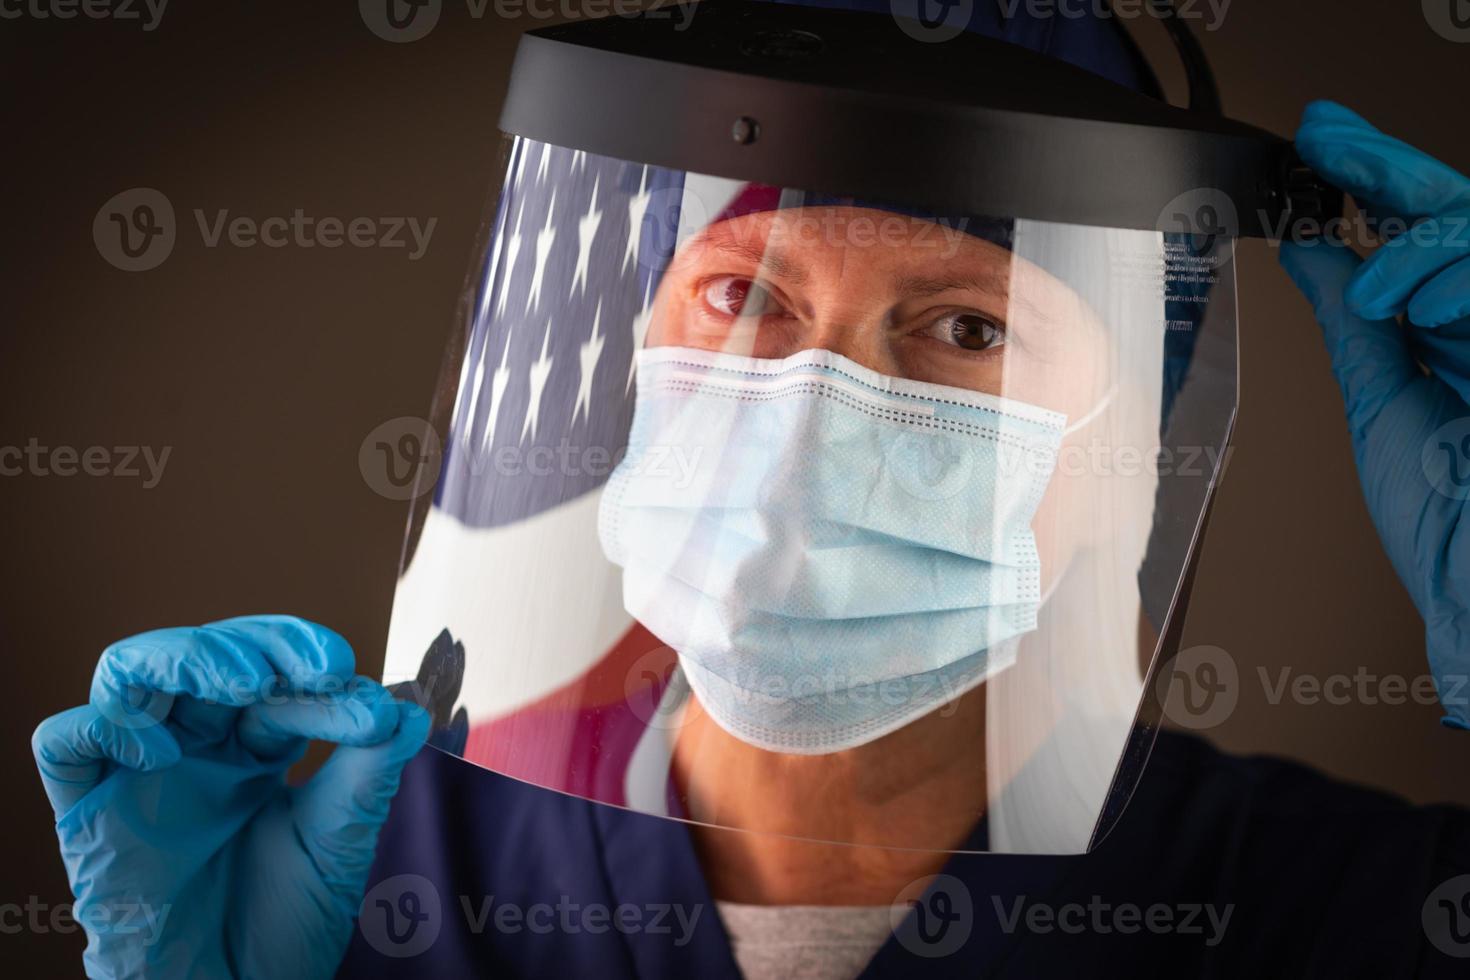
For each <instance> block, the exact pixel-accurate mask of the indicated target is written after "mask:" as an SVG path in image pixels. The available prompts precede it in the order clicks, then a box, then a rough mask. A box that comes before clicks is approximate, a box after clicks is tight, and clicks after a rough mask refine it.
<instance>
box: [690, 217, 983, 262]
mask: <svg viewBox="0 0 1470 980" xmlns="http://www.w3.org/2000/svg"><path fill="white" fill-rule="evenodd" d="M966 224H967V219H964V218H959V219H953V220H951V219H938V220H936V219H931V218H926V217H920V216H917V215H908V214H901V213H897V212H893V211H884V210H880V209H877V208H869V207H855V206H851V205H815V206H805V207H795V208H782V209H779V210H771V211H757V212H753V213H750V214H742V215H737V216H734V217H727V218H722V219H719V220H716V221H715V222H714V223H712V224H710V225H709V226H707V227H706V228H704V229H703V230H702V231H700V232H699V233H698V234H696V235H695V236H694V237H693V238H692V239H691V240H690V241H689V242H688V243H687V244H686V246H685V247H686V248H690V249H694V250H698V251H700V252H709V253H713V254H722V255H726V256H730V257H735V258H744V259H747V260H749V261H751V262H759V263H762V264H764V265H767V266H775V265H778V264H779V263H780V262H782V261H787V262H790V263H796V262H803V261H804V262H806V263H809V264H810V263H822V262H830V261H833V260H834V259H838V258H840V259H841V260H842V261H843V262H860V263H862V264H864V265H868V266H879V265H889V266H892V265H901V264H905V263H909V264H914V263H933V262H945V263H955V264H969V265H975V264H982V263H983V264H985V265H988V266H991V267H1002V268H1003V267H1005V266H1008V265H1009V264H1010V261H1011V254H1010V252H1009V251H1007V250H1006V249H1003V248H1001V247H1000V246H998V245H995V244H993V243H992V242H989V241H985V240H983V239H981V238H978V237H976V236H974V235H971V234H969V233H967V232H966V230H965V228H966ZM793 271H794V270H793Z"/></svg>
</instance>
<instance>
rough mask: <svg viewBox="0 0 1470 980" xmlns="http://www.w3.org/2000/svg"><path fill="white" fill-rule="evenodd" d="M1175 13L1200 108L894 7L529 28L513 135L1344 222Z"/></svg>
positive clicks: (1030, 204)
mask: <svg viewBox="0 0 1470 980" xmlns="http://www.w3.org/2000/svg"><path fill="white" fill-rule="evenodd" d="M1153 2H1155V3H1156V4H1157V3H1163V5H1164V7H1169V5H1168V4H1167V2H1166V0H1153ZM1169 9H1172V7H1169ZM1162 19H1163V21H1164V23H1165V25H1166V27H1167V28H1168V29H1169V31H1170V34H1171V37H1173V38H1174V41H1175V44H1176V46H1177V47H1178V48H1179V51H1180V54H1181V56H1182V57H1183V59H1184V62H1185V66H1186V73H1187V75H1188V76H1189V79H1190V84H1191V93H1190V103H1191V108H1189V109H1183V108H1178V107H1175V106H1171V105H1168V104H1167V103H1165V102H1163V101H1161V100H1159V99H1155V98H1151V97H1150V96H1148V95H1144V94H1142V93H1139V92H1135V91H1133V90H1131V89H1129V88H1126V87H1124V86H1122V85H1118V84H1115V83H1113V82H1110V81H1108V80H1107V79H1104V78H1101V77H1099V76H1097V75H1094V74H1093V73H1091V72H1089V71H1086V70H1084V69H1082V68H1078V67H1076V66H1074V65H1071V64H1067V63H1065V62H1062V61H1059V60H1057V59H1055V58H1051V57H1048V56H1046V55H1043V54H1039V53H1037V52H1035V51H1030V50H1027V49H1025V48H1021V47H1018V46H1016V45H1013V44H1008V43H1006V42H1004V41H998V40H995V39H994V38H990V37H986V36H984V35H981V34H974V33H962V34H960V35H959V36H956V37H953V38H950V39H948V40H946V41H944V42H943V43H942V44H936V43H931V42H929V41H926V40H924V39H923V38H924V37H925V34H924V31H923V29H922V27H921V26H920V25H918V22H902V20H901V19H899V20H900V23H899V24H895V18H894V17H892V16H889V15H887V14H875V13H865V12H855V11H846V10H833V9H827V8H820V7H806V6H796V5H785V4H773V3H764V2H756V0H709V2H705V3H702V4H699V5H698V7H697V9H696V12H695V13H694V14H693V15H692V16H685V17H683V18H675V17H672V16H668V15H667V13H665V14H664V15H663V16H659V15H658V11H657V10H655V11H648V12H644V13H642V14H640V15H638V16H634V17H607V18H602V19H600V20H593V21H585V22H581V23H577V24H570V25H560V26H557V27H550V28H543V29H540V30H537V31H533V32H530V33H528V34H526V35H525V36H523V38H522V40H521V43H520V48H519V49H518V51H517V54H516V61H515V65H514V68H513V70H512V76H511V84H510V89H509V92H508V95H507V99H506V103H505V108H504V111H503V113H502V116H501V128H502V129H504V130H505V131H506V132H509V133H513V134H516V135H519V136H524V137H528V138H531V139H535V140H539V141H542V142H547V143H552V144H555V145H558V146H567V147H572V148H575V149H579V150H584V151H587V152H591V153H598V154H601V155H603V156H609V157H614V158H617V159H622V160H630V161H636V162H640V163H648V164H652V165H655V166H660V167H665V168H669V169H673V170H682V171H687V172H691V173H700V174H709V175H712V176H718V177H727V178H731V179H736V180H746V181H754V182H759V183H765V184H771V185H775V186H785V187H803V188H811V189H822V190H823V191H827V192H831V193H834V194H842V195H848V196H852V197H855V198H861V199H870V200H882V201H902V202H905V203H906V204H909V205H912V206H914V207H918V208H923V209H926V210H929V211H932V212H935V213H947V214H989V215H1010V216H1013V217H1020V218H1029V219H1034V220H1042V221H1054V222H1063V223H1073V224H1087V225H1099V226H1104V227H1114V228H1135V229H1152V230H1158V231H1165V232H1175V233H1184V234H1203V235H1224V236H1227V237H1267V238H1281V237H1299V236H1304V235H1310V234H1313V233H1315V232H1316V231H1317V230H1318V229H1320V227H1321V226H1322V224H1323V223H1325V221H1326V219H1327V218H1330V217H1333V216H1335V215H1337V214H1340V213H1341V207H1342V198H1341V194H1339V193H1337V192H1335V191H1333V190H1332V189H1331V188H1329V187H1327V186H1326V185H1325V184H1323V183H1322V182H1321V181H1320V180H1318V179H1316V177H1315V176H1314V175H1313V174H1312V173H1311V172H1310V171H1309V170H1307V168H1305V167H1304V166H1302V164H1301V161H1300V160H1299V159H1298V158H1297V156H1296V154H1295V152H1294V151H1293V149H1292V147H1291V144H1290V143H1289V142H1288V141H1287V140H1284V139H1282V138H1280V137H1278V136H1275V135H1273V134H1271V133H1268V132H1266V131H1265V130H1261V129H1258V128H1256V127H1254V126H1249V125H1246V124H1244V123H1240V122H1236V121H1234V120H1230V119H1227V118H1225V117H1224V116H1221V115H1220V114H1219V97H1218V93H1217V91H1216V88H1215V84H1214V80H1213V77H1212V75H1211V73H1210V71H1209V67H1208V65H1207V64H1206V63H1205V61H1204V58H1203V54H1202V52H1201V51H1200V49H1199V45H1198V44H1197V42H1195V40H1194V38H1193V36H1192V35H1190V34H1189V32H1188V30H1187V28H1186V27H1185V25H1184V23H1183V22H1182V20H1181V19H1180V18H1179V17H1178V16H1177V15H1171V16H1166V17H1162ZM904 23H907V24H909V25H910V28H909V29H908V30H904V29H901V28H902V27H903V25H904Z"/></svg>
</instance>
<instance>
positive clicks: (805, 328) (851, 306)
mask: <svg viewBox="0 0 1470 980" xmlns="http://www.w3.org/2000/svg"><path fill="white" fill-rule="evenodd" d="M807 312H808V315H807V316H804V317H802V318H801V327H800V329H799V330H797V331H794V332H793V333H792V335H791V336H790V337H789V338H788V339H787V340H786V341H785V343H784V345H783V346H786V347H787V348H789V349H786V350H783V351H782V352H781V353H779V354H777V355H776V356H779V357H790V356H791V355H792V354H795V353H797V352H798V351H803V350H813V349H821V350H829V351H832V352H833V353H834V354H841V355H842V356H843V357H845V358H847V359H848V360H850V361H855V362H856V363H858V364H860V365H862V366H863V367H865V368H868V369H869V370H872V371H877V372H878V373H879V374H886V375H889V376H896V375H898V374H899V368H898V359H897V355H896V353H895V351H894V349H893V344H892V340H891V338H890V336H889V332H890V331H889V315H888V313H887V311H886V310H885V309H884V308H883V305H882V304H878V303H867V304H864V303H861V302H860V301H859V302H853V301H851V300H847V301H834V302H830V303H825V304H819V305H817V306H815V307H814V308H813V309H811V310H809V311H807Z"/></svg>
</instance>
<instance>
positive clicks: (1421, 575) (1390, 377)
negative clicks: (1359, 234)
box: [1281, 102, 1470, 728]
mask: <svg viewBox="0 0 1470 980" xmlns="http://www.w3.org/2000/svg"><path fill="white" fill-rule="evenodd" d="M1296 144H1297V149H1298V151H1299V152H1300V153H1301V155H1302V158H1303V159H1304V160H1305V161H1306V162H1307V163H1308V164H1309V165H1310V166H1311V167H1312V168H1313V169H1314V170H1316V171H1317V172H1318V173H1319V174H1321V175H1322V176H1323V177H1324V178H1326V179H1327V180H1328V181H1330V182H1332V183H1333V184H1336V185H1337V186H1338V187H1340V188H1342V189H1343V190H1344V191H1347V192H1348V193H1350V194H1351V195H1352V196H1353V198H1354V199H1355V200H1356V201H1357V203H1358V206H1359V208H1360V209H1363V210H1365V211H1366V212H1367V213H1368V214H1369V215H1370V216H1371V217H1372V218H1373V219H1375V220H1377V221H1379V222H1384V224H1382V225H1380V227H1381V228H1384V229H1385V230H1387V222H1388V221H1391V220H1395V219H1396V220H1398V221H1399V222H1402V224H1400V226H1399V227H1405V226H1406V225H1412V230H1410V231H1408V232H1407V233H1404V234H1400V235H1398V236H1397V237H1396V238H1393V239H1392V240H1389V241H1386V242H1384V243H1383V244H1381V245H1379V246H1378V248H1377V249H1376V250H1375V251H1374V253H1373V255H1372V256H1371V257H1370V258H1369V259H1368V260H1367V261H1363V260H1361V259H1359V258H1358V256H1357V255H1356V254H1355V253H1354V252H1353V251H1352V250H1351V249H1349V248H1348V247H1346V246H1345V245H1342V244H1339V243H1336V242H1331V241H1327V240H1325V239H1323V240H1319V241H1317V242H1314V243H1306V244H1296V245H1291V244H1288V245H1283V246H1282V249H1281V264H1282V265H1283V266H1284V267H1285V268H1286V271H1287V272H1288V273H1289V274H1290V275H1291V277H1292V279H1293V280H1294V281H1295V282H1296V284H1297V286H1298V287H1300V288H1301V290H1302V292H1303V293H1305V294H1306V296H1307V299H1309V300H1310V301H1311V303H1312V306H1313V307H1314V308H1315V310H1316V315H1317V321H1318V322H1319V323H1320V324H1321V325H1322V329H1323V333H1324V335H1325V337H1326V341H1327V348H1328V350H1329V351H1330V353H1331V355H1332V370H1333V373H1334V374H1336V375H1337V380H1338V383H1339V384H1340V385H1341V387H1342V393H1343V398H1344V400H1345V401H1346V406H1347V418H1348V427H1349V429H1350V431H1351V434H1352V443H1353V455H1354V458H1355V459H1356V460H1357V465H1358V475H1359V478H1360V480H1361V481H1362V485H1363V492H1364V495H1365V496H1366V498H1367V502H1368V510H1369V512H1370V513H1371V514H1372V517H1373V523H1374V524H1375V526H1376V527H1377V528H1378V535H1379V537H1380V538H1382V540H1383V545H1384V548H1385V549H1386V550H1387V552H1388V556H1389V559H1390V560H1391V561H1392V562H1393V566H1394V569H1395V571H1397V572H1398V576H1399V578H1400V580H1402V581H1403V583H1404V585H1405V586H1406V587H1407V588H1408V590H1409V595H1410V596H1411V597H1412V598H1413V600H1414V604H1415V605H1416V606H1417V607H1418V609H1419V612H1420V613H1421V614H1422V615H1423V617H1424V623H1425V633H1426V639H1427V645H1428V651H1429V666H1430V670H1431V671H1432V672H1433V674H1434V678H1435V681H1436V684H1437V685H1438V687H1439V695H1440V701H1441V704H1442V705H1443V706H1444V709H1445V711H1446V716H1445V718H1444V719H1443V720H1444V722H1445V724H1447V725H1452V726H1454V727H1457V728H1470V707H1467V699H1470V685H1467V684H1466V678H1467V676H1470V504H1467V502H1466V501H1467V498H1470V407H1467V402H1470V179H1467V178H1466V177H1465V176H1464V175H1462V174H1460V173H1457V172H1456V171H1454V170H1452V169H1451V168H1449V167H1447V166H1445V165H1444V164H1443V163H1440V162H1439V161H1437V160H1434V159H1433V158H1431V157H1429V156H1428V155H1426V154H1424V153H1422V152H1420V151H1419V150H1416V149H1414V148H1413V147H1411V146H1408V145H1407V144H1405V143H1403V142H1401V141H1399V140H1396V139H1394V138H1393V137H1391V136H1387V135H1385V134H1384V133H1381V132H1379V131H1378V130H1376V129H1374V128H1373V127H1372V126H1371V125H1369V124H1368V123H1367V122H1365V121H1364V120H1363V119H1362V118H1361V117H1360V116H1358V115H1357V114H1356V113H1353V112H1351V111H1350V110H1348V109H1345V108H1343V107H1342V106H1340V105H1336V104H1334V103H1331V102H1314V103H1312V104H1311V105H1309V106H1308V107H1307V110H1306V113H1305V115H1304V116H1303V119H1302V125H1301V129H1300V130H1298V132H1297V139H1296ZM1400 318H1403V322H1400ZM1421 364H1422V365H1423V369H1421V367H1420V365H1421ZM1460 532H1464V533H1460Z"/></svg>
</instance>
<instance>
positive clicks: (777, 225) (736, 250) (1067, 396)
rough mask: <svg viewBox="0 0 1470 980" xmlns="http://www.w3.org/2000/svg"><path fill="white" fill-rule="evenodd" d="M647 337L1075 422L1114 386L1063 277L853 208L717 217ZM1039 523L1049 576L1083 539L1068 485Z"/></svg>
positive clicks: (669, 283) (1100, 334)
mask: <svg viewBox="0 0 1470 980" xmlns="http://www.w3.org/2000/svg"><path fill="white" fill-rule="evenodd" d="M646 343H647V344H648V345H649V346H677V347H693V348H698V349H703V350H713V351H723V352H726V353H733V354H742V355H746V356H751V357H759V358H784V357H788V356H790V355H792V354H794V353H796V352H798V351H802V350H808V349H812V348H823V349H826V350H831V351H834V352H836V353H838V354H841V355H842V356H844V357H846V358H848V359H850V360H852V361H855V362H857V363H858V364H861V365H862V366H864V367H866V368H869V369H871V370H874V371H877V372H879V373H881V374H885V375H888V376H890V377H899V378H907V379H910V380H914V381H921V382H928V383H931V384H939V385H948V386H950V387H955V388H965V389H969V390H972V391H980V392H986V393H988V394H992V395H1000V396H1004V397H1007V398H1013V399H1017V400H1020V401H1024V402H1028V403H1031V404H1033V405H1040V406H1043V407H1045V408H1049V409H1052V410H1054V411H1058V412H1063V413H1065V414H1066V415H1067V416H1068V417H1069V418H1077V417H1079V416H1080V415H1082V414H1084V413H1086V412H1087V411H1089V410H1090V409H1092V408H1093V407H1094V406H1095V405H1096V404H1097V403H1098V401H1099V400H1100V399H1101V398H1102V397H1103V395H1104V391H1105V390H1106V386H1107V375H1108V364H1109V361H1108V358H1107V357H1106V353H1107V349H1106V344H1107V336H1106V333H1105V331H1104V330H1103V328H1102V325H1101V323H1100V322H1099V320H1098V318H1097V316H1096V314H1095V313H1094V312H1093V311H1092V310H1091V309H1090V308H1088V306H1087V305H1086V304H1085V303H1084V302H1083V301H1082V300H1081V299H1080V298H1079V297H1078V296H1077V294H1076V293H1074V292H1073V291H1072V290H1071V289H1070V288H1068V287H1067V286H1066V285H1064V284H1063V283H1061V282H1060V281H1058V280H1057V279H1055V278H1053V277H1052V276H1051V275H1049V274H1048V273H1046V272H1045V271H1043V270H1042V269H1040V268H1038V267H1037V266H1035V265H1033V264H1031V263H1030V262H1027V261H1025V260H1024V259H1020V258H1017V257H1016V256H1014V255H1013V254H1012V253H1011V252H1009V251H1007V250H1006V249H1003V248H1000V247H999V246H997V245H994V244H992V243H990V242H987V241H984V240H982V239H979V238H975V237H973V236H970V235H966V234H964V233H963V232H962V231H957V230H956V229H954V228H946V227H944V226H942V225H938V224H935V223H934V222H930V221H926V220H923V219H919V218H911V217H907V216H904V215H897V214H893V213H890V212H886V211H876V210H870V209H864V208H853V207H835V206H833V207H825V206H824V207H813V208H795V209H786V210H781V211H769V212H758V213H755V214H750V215H744V216H741V217H737V218H732V219H728V220H725V221H721V222H718V223H716V224H714V225H711V226H710V227H708V228H706V229H704V230H703V231H702V232H700V233H699V234H698V235H696V236H694V237H692V238H691V239H689V240H688V241H687V242H685V243H684V244H683V246H682V247H681V248H680V249H679V251H678V253H677V254H676V255H675V256H674V258H673V260H672V262H671V263H670V267H669V269H668V271H667V273H666V274H665V276H664V279H663V282H662V284H661V286H660V288H659V292H658V296H657V297H656V299H655V302H654V307H653V311H652V317H651V320H650V324H649V329H648V334H647V338H646ZM1070 482H1071V484H1072V485H1067V482H1066V481H1062V480H1060V479H1058V478H1054V479H1053V480H1052V482H1051V484H1050V485H1049V486H1048V489H1047V492H1046V495H1045V496H1044V497H1043V499H1042V502H1041V505H1040V507H1039V508H1038V510H1037V514H1036V517H1035V519H1034V521H1033V529H1034V530H1035V533H1036V537H1037V545H1038V547H1039V549H1040V551H1041V555H1042V575H1043V586H1047V585H1049V584H1050V581H1051V577H1052V576H1054V575H1055V574H1057V573H1058V572H1059V571H1060V570H1061V569H1062V568H1065V566H1066V564H1067V562H1068V561H1069V560H1070V557H1071V555H1072V554H1073V553H1074V552H1075V551H1076V550H1077V548H1078V547H1080V546H1081V544H1082V540H1083V539H1084V538H1086V537H1088V536H1089V534H1088V532H1087V531H1086V530H1084V529H1081V528H1078V527H1077V526H1076V525H1075V523H1074V522H1073V521H1070V520H1066V519H1065V518H1066V515H1068V514H1069V513H1073V512H1074V510H1073V506H1072V505H1074V504H1075V503H1077V501H1078V499H1079V498H1078V495H1079V494H1081V493H1083V492H1085V491H1084V489H1083V488H1082V487H1080V486H1077V485H1076V482H1077V481H1075V480H1074V481H1070Z"/></svg>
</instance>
